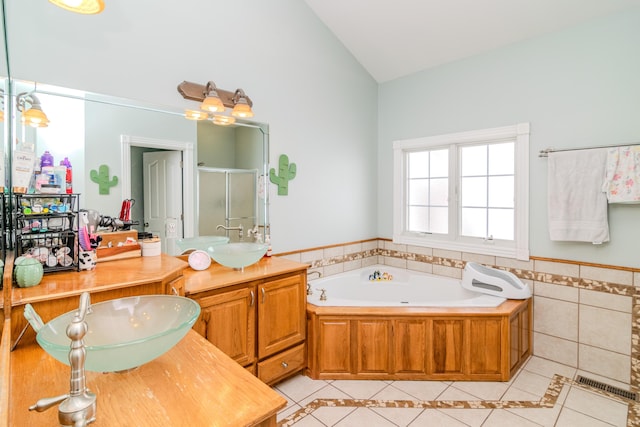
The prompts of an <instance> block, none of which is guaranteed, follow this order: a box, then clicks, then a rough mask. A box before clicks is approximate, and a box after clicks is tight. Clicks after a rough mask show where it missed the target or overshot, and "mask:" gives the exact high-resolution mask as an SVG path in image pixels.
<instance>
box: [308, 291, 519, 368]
mask: <svg viewBox="0 0 640 427" xmlns="http://www.w3.org/2000/svg"><path fill="white" fill-rule="evenodd" d="M307 318H308V327H309V340H310V343H309V349H311V350H313V351H310V352H309V355H308V359H307V374H308V375H309V376H310V377H311V378H314V379H425V380H449V381H453V380H458V381H460V380H462V381H508V380H509V378H511V375H512V374H513V373H515V371H516V370H517V369H518V368H519V367H520V366H521V365H522V363H524V361H525V360H526V359H527V358H528V357H529V356H530V354H531V339H532V337H531V334H532V331H531V319H532V301H531V300H507V301H506V302H504V303H503V304H502V305H500V306H499V307H496V308H475V309H471V308H451V309H446V308H445V309H434V308H422V309H420V308H405V307H401V308H382V307H375V308H367V307H316V306H314V305H313V304H308V305H307Z"/></svg>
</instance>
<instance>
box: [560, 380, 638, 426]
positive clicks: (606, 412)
mask: <svg viewBox="0 0 640 427" xmlns="http://www.w3.org/2000/svg"><path fill="white" fill-rule="evenodd" d="M564 406H565V408H569V409H572V410H574V411H577V412H580V413H582V414H585V415H588V416H590V417H592V418H596V419H598V420H600V421H603V422H605V423H609V424H612V425H614V426H624V425H626V422H627V409H628V406H627V405H626V404H624V403H622V402H619V401H615V400H613V399H609V398H607V397H604V396H601V395H599V394H596V393H592V392H590V391H587V390H584V389H583V388H580V387H571V390H570V391H569V395H568V396H567V400H566V401H565V402H564Z"/></svg>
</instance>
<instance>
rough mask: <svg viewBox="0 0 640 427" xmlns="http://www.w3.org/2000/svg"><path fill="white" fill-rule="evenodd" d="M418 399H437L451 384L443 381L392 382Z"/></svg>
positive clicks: (393, 385)
mask: <svg viewBox="0 0 640 427" xmlns="http://www.w3.org/2000/svg"><path fill="white" fill-rule="evenodd" d="M391 386H392V387H395V388H397V389H399V390H402V391H404V392H405V393H408V394H410V395H411V396H413V398H414V399H418V400H426V401H428V400H435V399H436V398H437V397H438V396H439V395H440V393H442V392H443V391H445V390H446V389H447V387H449V385H448V384H447V383H444V382H441V381H395V382H393V383H392V384H391Z"/></svg>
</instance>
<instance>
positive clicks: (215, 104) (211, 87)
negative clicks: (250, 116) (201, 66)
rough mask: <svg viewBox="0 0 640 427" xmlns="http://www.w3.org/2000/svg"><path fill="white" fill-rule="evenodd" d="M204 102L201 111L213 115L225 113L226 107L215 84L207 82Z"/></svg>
mask: <svg viewBox="0 0 640 427" xmlns="http://www.w3.org/2000/svg"><path fill="white" fill-rule="evenodd" d="M202 94H203V95H204V100H203V101H202V104H200V109H201V110H205V111H211V112H212V113H215V112H218V111H224V109H225V106H224V104H223V103H222V100H221V99H220V96H218V88H217V87H216V84H215V83H214V82H211V81H210V82H207V86H205V89H204V92H203V93H202Z"/></svg>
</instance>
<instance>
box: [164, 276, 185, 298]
mask: <svg viewBox="0 0 640 427" xmlns="http://www.w3.org/2000/svg"><path fill="white" fill-rule="evenodd" d="M185 281H186V280H185V278H184V276H180V277H177V278H175V279H173V280H172V281H170V282H169V283H167V288H166V290H165V293H166V294H167V295H177V296H181V297H183V296H184V284H185Z"/></svg>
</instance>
